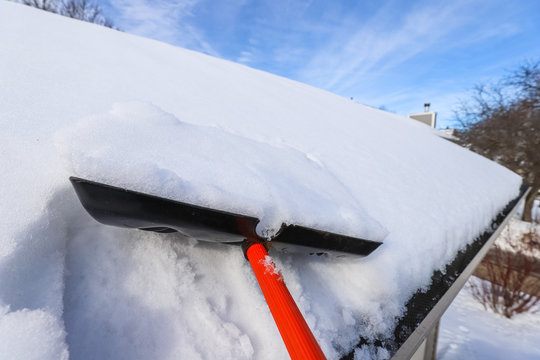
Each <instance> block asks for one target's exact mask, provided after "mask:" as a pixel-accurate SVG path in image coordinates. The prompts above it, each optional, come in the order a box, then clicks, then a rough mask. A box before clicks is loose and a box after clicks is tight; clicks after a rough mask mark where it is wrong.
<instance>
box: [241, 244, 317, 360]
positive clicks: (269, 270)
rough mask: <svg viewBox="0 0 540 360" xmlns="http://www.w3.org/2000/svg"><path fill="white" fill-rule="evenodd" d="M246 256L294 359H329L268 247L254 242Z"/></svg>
mask: <svg viewBox="0 0 540 360" xmlns="http://www.w3.org/2000/svg"><path fill="white" fill-rule="evenodd" d="M246 257H247V258H248V260H249V263H250V264H251V267H252V268H253V272H254V273H255V277H256V278H257V281H258V282H259V285H260V287H261V290H262V292H263V295H264V298H265V299H266V302H267V304H268V307H269V308H270V312H271V313H272V316H273V317H274V321H275V322H276V325H277V327H278V330H279V333H280V334H281V337H282V338H283V342H284V343H285V346H286V347H287V351H288V352H289V355H290V357H291V359H292V360H300V359H301V360H305V359H326V358H325V356H324V353H323V352H322V350H321V348H320V346H319V344H318V343H317V340H315V337H314V336H313V334H312V333H311V330H310V329H309V326H308V325H307V323H306V321H305V320H304V317H303V316H302V313H301V312H300V310H299V309H298V306H296V303H295V302H294V299H293V298H292V296H291V294H290V293H289V290H288V289H287V286H286V285H285V282H284V281H283V278H282V276H281V273H280V272H279V271H278V270H277V269H276V267H275V264H274V262H273V261H272V259H271V258H270V256H268V252H267V251H266V248H265V247H264V246H263V245H262V244H260V243H253V244H252V245H251V246H249V247H248V248H247V250H246Z"/></svg>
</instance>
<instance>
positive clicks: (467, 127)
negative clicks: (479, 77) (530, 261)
mask: <svg viewBox="0 0 540 360" xmlns="http://www.w3.org/2000/svg"><path fill="white" fill-rule="evenodd" d="M456 119H457V121H458V123H459V125H460V127H461V129H460V130H459V132H458V137H459V139H460V140H459V142H460V143H461V144H462V145H464V146H466V147H467V148H469V149H471V150H472V151H475V152H477V153H479V154H481V155H483V156H485V157H487V158H490V159H492V160H494V161H496V162H498V163H500V164H501V165H503V166H506V167H508V168H509V169H511V170H513V171H515V172H516V173H518V174H519V175H521V176H522V177H523V178H524V180H525V181H526V182H527V183H528V184H530V185H531V187H532V188H531V191H530V193H529V196H528V197H527V199H526V202H525V209H524V211H523V219H524V220H525V221H531V220H532V219H531V209H532V206H533V202H534V199H535V197H536V194H537V193H538V191H539V190H540V151H538V149H540V62H536V63H528V64H525V65H523V66H521V67H520V68H518V69H517V70H515V71H514V72H513V73H512V74H511V75H510V76H508V77H506V78H504V79H502V81H499V82H498V83H496V84H492V85H489V86H486V85H480V86H477V87H476V88H475V89H474V96H473V98H472V100H470V101H468V102H464V103H462V105H461V107H460V108H459V109H458V110H457V111H456Z"/></svg>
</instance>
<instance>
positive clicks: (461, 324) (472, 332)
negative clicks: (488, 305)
mask: <svg viewBox="0 0 540 360" xmlns="http://www.w3.org/2000/svg"><path fill="white" fill-rule="evenodd" d="M538 334H540V313H538V312H537V313H527V314H520V315H517V316H515V317H514V318H512V319H507V318H505V317H504V316H501V315H499V314H495V313H493V312H491V311H487V310H484V308H483V306H482V305H481V304H480V303H479V302H478V301H476V300H475V299H474V298H473V297H472V295H471V293H470V290H469V288H468V287H467V286H466V287H465V288H464V289H463V290H461V292H460V293H459V294H458V296H457V298H456V299H455V300H454V302H453V303H452V305H450V307H449V308H448V310H446V313H445V314H444V315H443V317H442V318H441V323H440V328H439V342H438V344H437V359H439V360H454V359H455V360H458V359H460V360H461V359H470V360H484V359H490V360H507V359H520V360H533V359H534V360H536V359H539V358H540V343H539V342H538Z"/></svg>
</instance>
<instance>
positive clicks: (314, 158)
mask: <svg viewBox="0 0 540 360" xmlns="http://www.w3.org/2000/svg"><path fill="white" fill-rule="evenodd" d="M0 39H1V43H2V46H1V47H0V82H1V84H2V86H1V87H0V125H1V131H0V143H2V147H1V148H0V167H1V168H2V169H3V170H4V171H3V175H2V177H0V198H1V199H2V204H1V205H0V305H1V309H2V310H1V311H0V339H2V341H0V358H22V357H24V356H26V354H27V353H25V352H24V351H30V350H29V349H28V348H30V347H32V346H33V345H32V344H34V343H36V342H40V341H41V343H42V347H39V348H35V349H34V350H33V351H36V353H34V354H37V353H39V354H37V355H36V357H38V358H43V359H47V358H49V359H57V358H62V357H63V356H64V357H65V356H66V352H69V354H70V355H71V356H73V357H74V358H83V359H84V358H129V359H138V358H140V359H147V358H159V359H167V358H190V359H196V358H202V359H208V358H223V359H241V358H256V359H278V358H286V356H287V355H286V350H285V348H284V346H283V344H282V342H281V339H280V337H279V333H278V331H277V329H276V328H275V325H274V323H273V320H272V318H271V316H270V313H269V311H268V310H267V308H266V305H265V303H264V299H263V297H262V294H261V293H260V290H259V289H258V285H257V283H256V282H255V279H254V276H253V274H252V272H251V269H250V268H249V265H248V264H247V263H246V261H245V259H244V257H243V255H242V253H241V251H239V249H238V248H236V247H229V246H226V245H216V244H207V243H204V242H197V241H195V240H189V239H184V238H182V237H180V236H179V235H177V234H167V235H163V234H162V235H158V234H152V233H144V232H140V231H135V230H124V229H115V228H112V227H106V226H102V225H100V224H98V223H96V222H95V221H94V220H92V219H91V218H90V217H89V216H88V215H87V214H86V213H85V211H84V210H83V209H82V207H81V206H80V203H79V202H78V200H77V198H76V196H75V194H74V192H73V190H72V189H71V187H70V184H69V181H68V177H69V176H71V175H79V176H82V177H88V178H90V180H98V181H104V182H107V183H110V184H111V185H116V186H125V187H129V188H131V189H134V190H139V191H144V192H149V193H152V194H155V195H159V196H165V197H171V198H174V199H178V200H183V201H189V202H193V203H196V204H199V205H205V206H210V207H214V208H219V209H223V210H230V211H235V212H240V213H244V214H248V215H254V216H257V217H260V218H261V219H262V220H263V224H262V229H259V230H261V231H264V230H269V231H272V230H275V229H276V227H277V226H278V225H280V224H281V223H282V222H286V223H296V224H299V225H306V226H313V227H317V228H320V229H322V230H330V231H336V232H340V233H344V234H347V235H353V236H359V237H364V238H371V239H374V240H384V244H383V245H382V246H381V247H380V248H379V249H378V250H377V251H375V252H374V253H373V254H371V255H370V256H369V257H366V258H346V259H339V260H338V259H326V258H313V257H302V256H293V255H284V254H273V256H274V260H275V262H276V264H277V266H278V268H279V269H280V270H281V273H282V275H283V277H284V279H285V281H286V282H287V284H288V286H289V289H290V290H291V293H292V295H293V297H294V298H295V299H296V300H297V302H298V305H299V307H300V309H301V310H302V312H303V313H304V315H305V317H306V320H307V322H308V324H309V325H310V327H311V328H312V329H313V332H314V334H315V336H316V338H317V339H318V340H319V342H320V344H321V347H322V349H323V351H324V352H325V354H326V355H327V356H328V357H329V358H339V357H340V356H342V355H344V354H347V353H350V352H352V351H354V349H355V346H356V345H357V343H358V340H359V337H360V336H363V337H365V338H367V339H375V338H385V337H388V336H390V335H391V333H392V330H393V327H394V324H395V320H396V317H398V316H400V315H401V314H402V312H403V310H404V304H405V303H406V301H407V300H408V298H409V297H410V296H411V295H412V294H413V293H414V292H415V291H416V290H417V289H418V288H422V287H426V286H428V285H429V282H430V279H431V274H432V272H433V270H435V269H441V268H444V265H445V264H446V263H447V262H448V261H450V260H451V259H452V258H453V257H454V255H455V253H456V252H457V250H459V249H460V248H462V247H464V246H465V244H466V243H468V242H470V241H472V240H473V239H474V238H475V237H476V236H477V235H478V234H480V233H481V232H483V231H484V229H486V228H487V227H488V226H489V225H490V222H491V219H492V218H493V217H494V216H495V215H496V214H497V213H498V212H499V211H500V210H501V209H502V208H503V207H504V206H505V205H506V204H507V203H508V201H510V200H511V199H513V198H514V197H516V196H517V194H518V188H519V185H520V183H521V180H520V178H519V177H518V176H517V175H515V174H513V173H512V172H510V171H508V170H506V169H504V168H502V167H500V166H498V165H496V164H494V163H492V162H490V161H487V160H486V159H484V158H481V157H480V156H477V155H474V154H472V153H470V152H468V151H466V150H464V149H461V148H459V147H457V146H456V145H454V144H452V143H450V142H448V141H445V140H443V139H440V138H439V137H438V136H437V135H436V132H435V131H432V130H431V129H429V128H427V127H425V126H424V125H423V124H419V123H416V122H415V121H414V120H408V119H406V118H402V117H400V116H397V115H394V114H389V113H386V112H384V111H380V110H375V109H372V108H369V107H365V106H361V105H358V104H356V103H354V102H352V101H349V100H347V99H343V98H341V97H338V96H335V95H332V94H329V93H327V92H324V91H321V90H318V89H314V88H312V87H309V86H306V85H303V84H299V83H296V82H293V81H290V80H287V79H283V78H280V77H276V76H273V75H270V74H267V73H263V72H260V71H256V70H253V69H249V68H247V67H244V66H240V65H237V64H233V63H230V62H226V61H222V60H219V59H215V58H211V57H208V56H205V55H202V54H198V53H193V52H190V51H187V50H184V49H179V48H175V47H172V46H169V45H165V44H162V43H159V42H156V41H152V40H147V39H142V38H137V37H134V36H130V35H128V34H124V33H120V32H117V31H113V30H110V29H106V28H101V27H97V26H94V25H91V24H87V23H81V22H78V21H75V20H71V19H66V18H62V17H59V16H56V15H54V14H50V13H45V12H41V11H38V10H36V9H32V8H29V7H25V6H21V5H18V4H13V3H9V2H0ZM21 329H22V330H21ZM21 331H24V332H25V334H28V335H25V336H18V337H16V339H14V338H13V337H9V336H8V334H10V333H13V334H15V333H17V332H21ZM3 339H8V340H6V341H3ZM9 339H12V340H9ZM25 344H26V345H27V347H28V348H25V346H24V345H25ZM362 354H379V355H378V356H379V357H382V358H384V357H385V356H387V353H386V352H385V351H384V350H382V349H378V350H376V349H369V348H362V349H357V355H358V356H361V355H362ZM28 356H31V355H28Z"/></svg>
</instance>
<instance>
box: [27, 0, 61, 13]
mask: <svg viewBox="0 0 540 360" xmlns="http://www.w3.org/2000/svg"><path fill="white" fill-rule="evenodd" d="M22 3H23V4H24V5H28V6H32V7H35V8H38V9H41V10H45V11H50V12H53V13H56V12H58V1H55V0H22Z"/></svg>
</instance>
